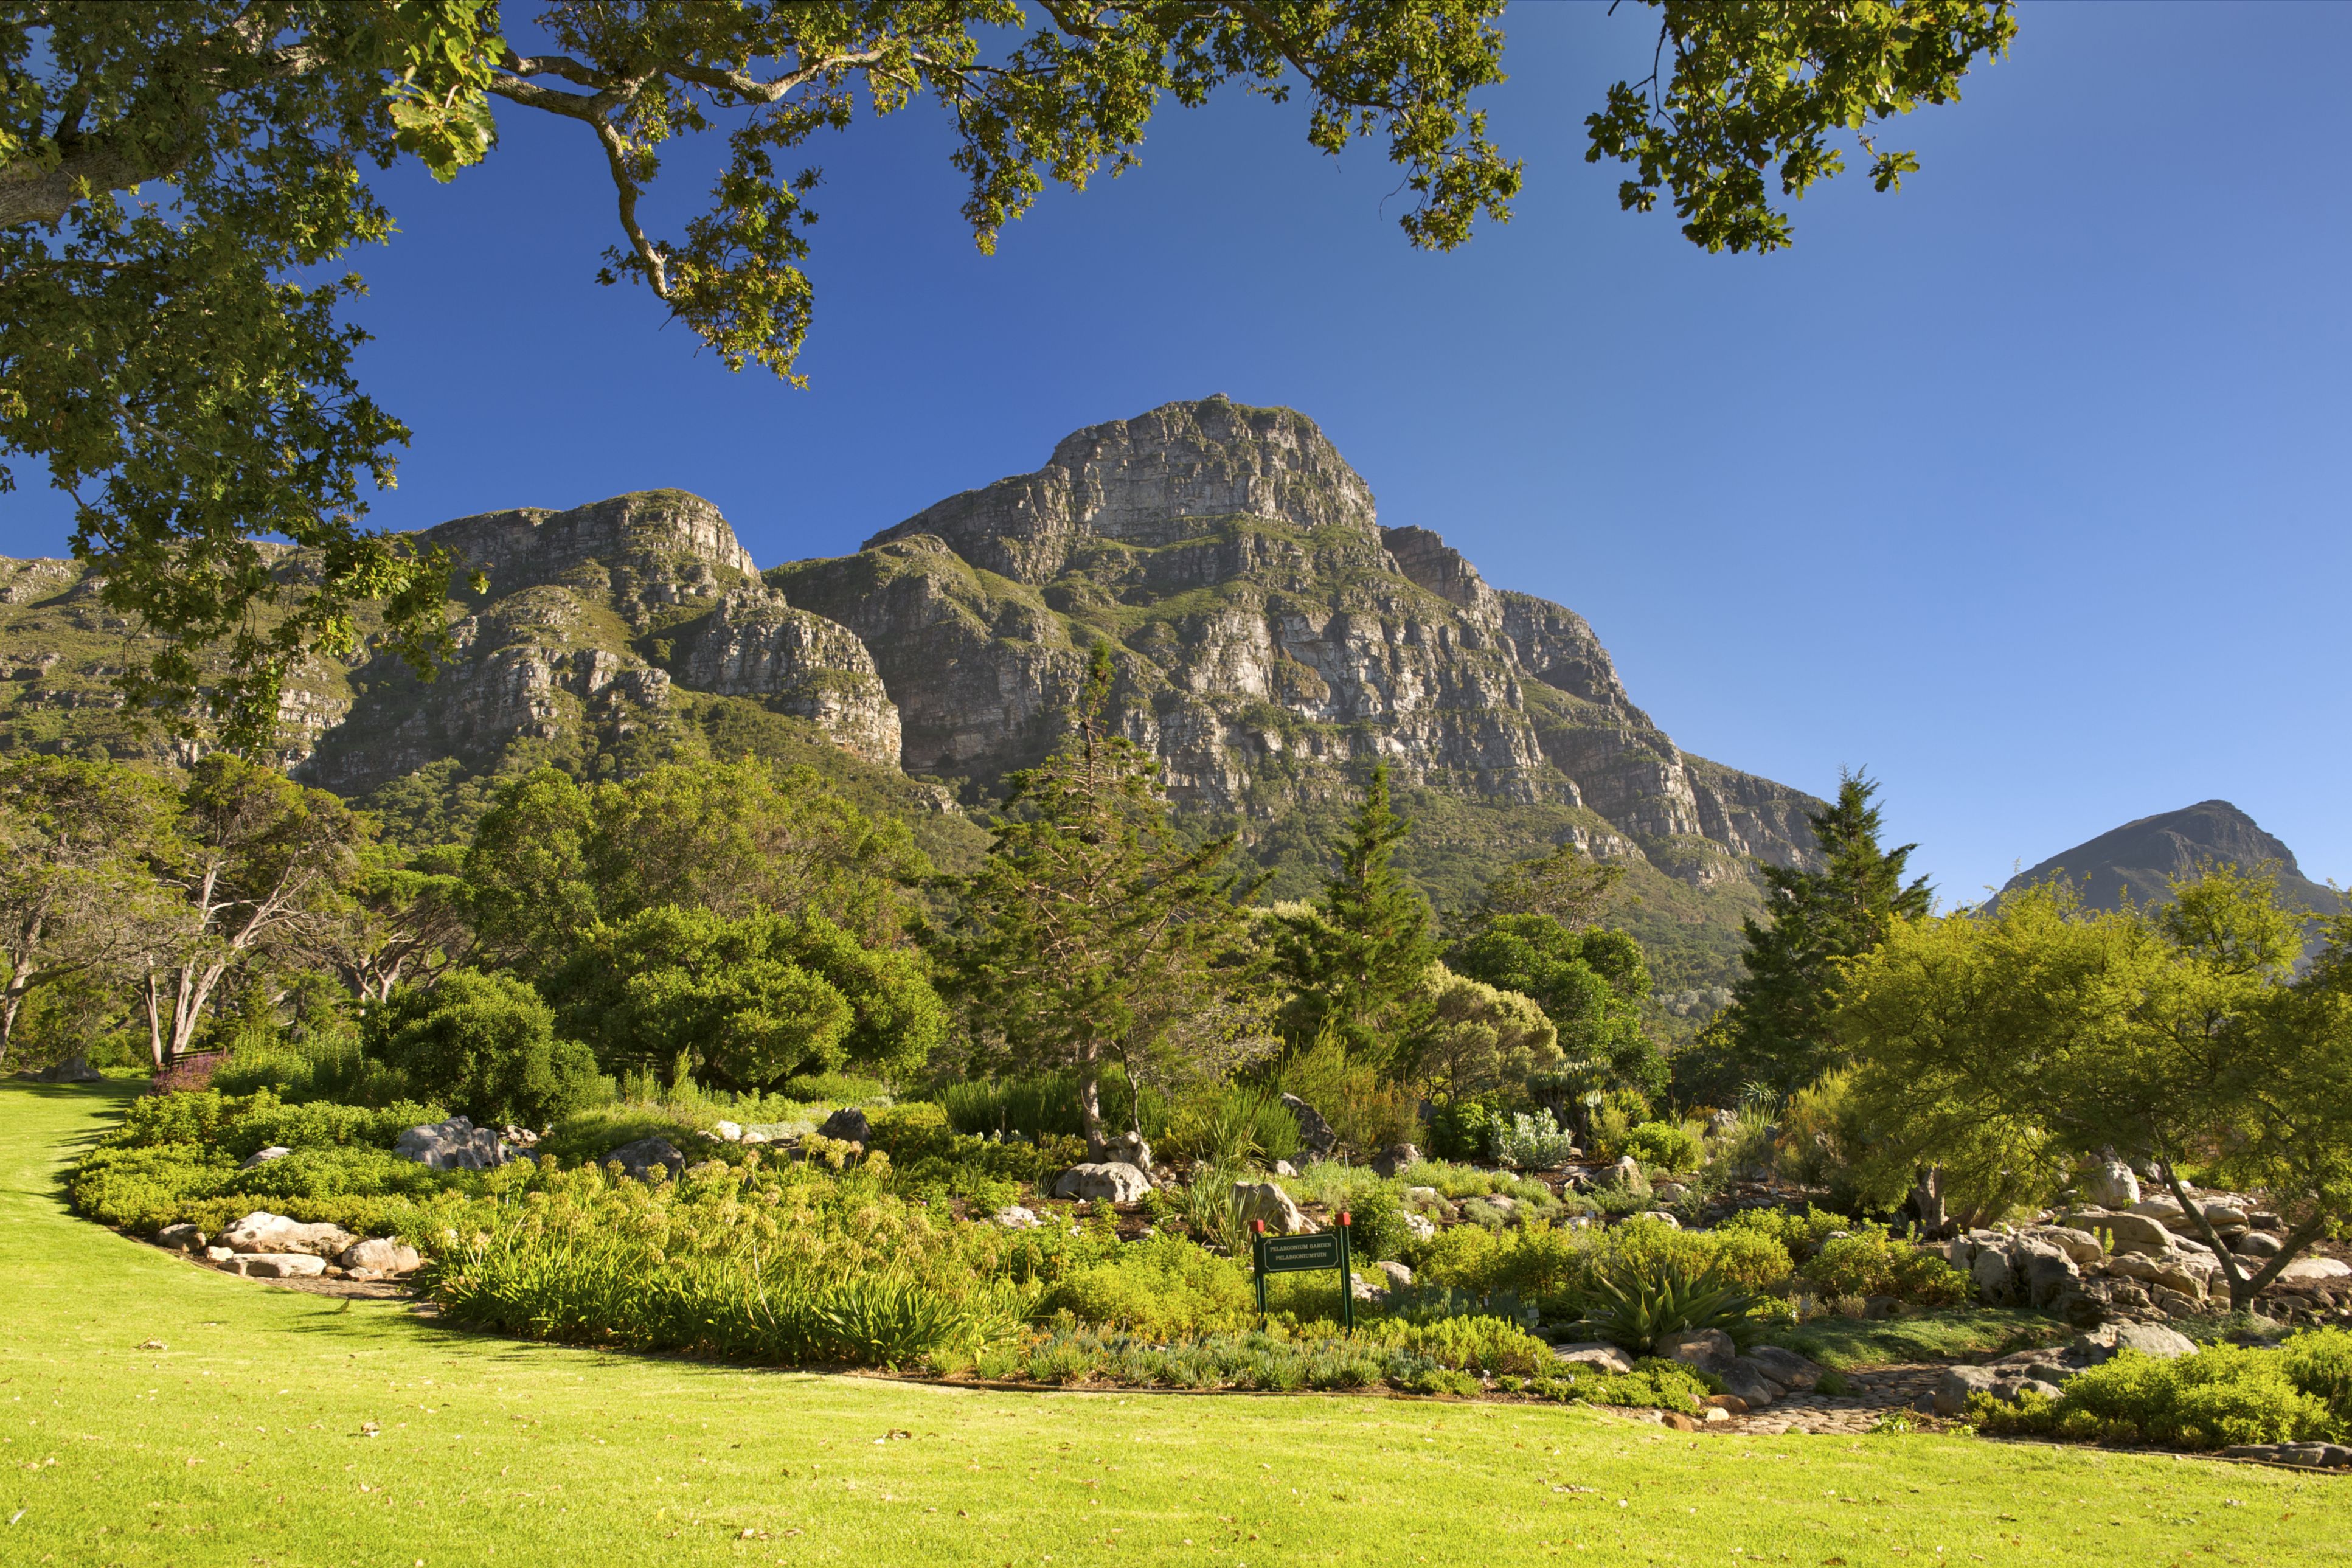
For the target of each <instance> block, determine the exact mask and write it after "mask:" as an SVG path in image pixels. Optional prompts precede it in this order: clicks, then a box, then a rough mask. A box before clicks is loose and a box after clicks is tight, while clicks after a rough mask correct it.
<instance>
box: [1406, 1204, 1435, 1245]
mask: <svg viewBox="0 0 2352 1568" xmlns="http://www.w3.org/2000/svg"><path fill="white" fill-rule="evenodd" d="M1404 1227H1405V1229H1406V1230H1407V1231H1409V1232H1411V1233H1412V1237H1413V1239H1414V1240H1416V1241H1427V1240H1428V1239H1429V1238H1430V1237H1433V1236H1435V1235H1436V1234H1437V1222H1436V1221H1434V1220H1433V1219H1431V1218H1430V1217H1429V1216H1428V1215H1418V1214H1415V1213H1413V1212H1412V1210H1411V1209H1407V1210H1405V1211H1404Z"/></svg>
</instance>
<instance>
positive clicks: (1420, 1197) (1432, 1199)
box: [1404, 1187, 1445, 1204]
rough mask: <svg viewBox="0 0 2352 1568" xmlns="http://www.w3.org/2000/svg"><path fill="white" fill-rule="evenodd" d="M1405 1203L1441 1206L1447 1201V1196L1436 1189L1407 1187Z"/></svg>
mask: <svg viewBox="0 0 2352 1568" xmlns="http://www.w3.org/2000/svg"><path fill="white" fill-rule="evenodd" d="M1404 1201H1405V1202H1407V1203H1409V1204H1439V1203H1444V1201H1445V1195H1444V1194H1443V1193H1440V1192H1439V1191H1438V1190H1437V1189H1436V1188H1435V1187H1407V1188H1406V1189H1405V1190H1404Z"/></svg>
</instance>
